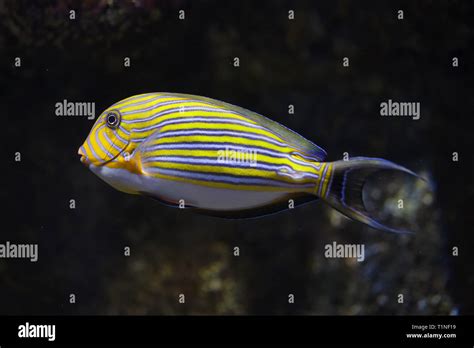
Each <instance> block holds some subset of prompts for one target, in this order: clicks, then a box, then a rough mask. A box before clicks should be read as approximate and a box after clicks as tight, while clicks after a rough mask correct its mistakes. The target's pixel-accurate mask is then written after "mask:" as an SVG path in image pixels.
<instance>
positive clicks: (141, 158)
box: [133, 128, 161, 175]
mask: <svg viewBox="0 0 474 348" xmlns="http://www.w3.org/2000/svg"><path fill="white" fill-rule="evenodd" d="M160 135H161V128H158V129H157V130H155V131H154V132H153V133H152V134H151V135H150V136H149V137H148V138H146V140H144V141H143V142H142V143H141V144H140V145H139V146H138V147H137V148H136V150H135V152H134V155H133V160H134V161H136V163H137V167H139V168H140V171H141V172H142V173H143V174H145V175H150V174H153V173H152V171H150V167H151V166H150V162H151V161H152V160H153V151H154V150H157V149H156V147H157V146H158V139H159V138H160Z"/></svg>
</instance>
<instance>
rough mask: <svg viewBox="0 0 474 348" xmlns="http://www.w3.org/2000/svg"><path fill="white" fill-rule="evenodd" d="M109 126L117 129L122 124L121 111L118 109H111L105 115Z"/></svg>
mask: <svg viewBox="0 0 474 348" xmlns="http://www.w3.org/2000/svg"><path fill="white" fill-rule="evenodd" d="M105 122H106V124H107V127H109V128H111V129H115V128H117V127H118V125H119V124H120V113H119V112H118V111H117V110H113V111H109V112H108V113H107V115H106V116H105Z"/></svg>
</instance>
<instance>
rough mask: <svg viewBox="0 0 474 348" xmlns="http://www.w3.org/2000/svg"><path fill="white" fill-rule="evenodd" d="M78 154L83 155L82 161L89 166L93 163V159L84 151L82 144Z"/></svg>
mask: <svg viewBox="0 0 474 348" xmlns="http://www.w3.org/2000/svg"><path fill="white" fill-rule="evenodd" d="M77 154H78V155H79V156H81V163H82V164H84V165H85V166H86V167H88V166H89V165H90V164H91V161H89V159H88V158H87V156H86V154H85V153H84V151H83V149H82V146H81V147H80V148H79V150H78V151H77Z"/></svg>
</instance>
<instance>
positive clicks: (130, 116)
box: [79, 93, 416, 232]
mask: <svg viewBox="0 0 474 348" xmlns="http://www.w3.org/2000/svg"><path fill="white" fill-rule="evenodd" d="M79 154H80V155H81V162H82V163H84V164H85V165H87V166H88V167H89V168H90V170H91V171H92V172H94V173H95V174H96V175H98V176H99V177H100V178H101V179H103V180H104V181H105V182H107V183H108V184H110V185H111V186H113V187H115V188H116V189H118V190H120V191H123V192H127V193H131V194H143V195H147V196H151V197H153V198H156V199H158V200H160V201H161V202H163V203H165V204H168V205H173V206H177V207H178V206H179V207H186V208H191V209H195V210H198V211H200V212H203V213H206V214H210V215H216V216H222V217H229V218H239V217H241V218H245V217H254V216H259V215H264V214H269V213H273V212H276V211H281V210H284V209H288V207H289V205H290V203H289V202H293V204H294V205H298V204H302V203H305V202H309V201H312V200H316V199H318V198H319V199H322V200H323V201H325V202H327V203H329V204H330V205H331V206H332V207H334V208H335V209H337V210H339V211H340V212H342V213H343V214H345V215H346V216H348V217H351V218H353V219H355V220H357V221H360V222H363V223H366V224H368V225H370V226H372V227H374V228H378V229H382V230H386V231H391V232H401V231H399V230H397V229H393V228H390V227H388V226H385V225H382V224H381V223H379V222H377V221H376V220H375V219H373V218H372V217H371V216H370V214H369V213H368V211H367V210H366V207H365V205H364V201H363V197H362V189H363V186H364V183H365V181H366V178H367V177H368V176H369V175H370V174H371V173H373V172H375V171H378V170H382V169H391V170H399V171H403V172H406V173H409V174H412V175H416V174H415V173H413V172H412V171H410V170H408V169H406V168H404V167H402V166H399V165H397V164H395V163H392V162H389V161H386V160H383V159H378V158H364V157H356V158H352V159H350V160H348V161H335V162H325V158H326V152H325V151H324V150H323V149H322V148H320V147H319V146H317V145H315V144H314V143H312V142H311V141H309V140H307V139H305V138H303V137H302V136H300V135H299V134H297V133H295V132H293V131H291V130H290V129H288V128H286V127H284V126H282V125H280V124H278V123H276V122H274V121H272V120H270V119H268V118H266V117H264V116H262V115H259V114H257V113H254V112H252V111H249V110H246V109H244V108H241V107H238V106H234V105H231V104H227V103H224V102H221V101H218V100H213V99H210V98H205V97H200V96H194V95H186V94H177V93H148V94H141V95H136V96H132V97H130V98H127V99H124V100H121V101H119V102H118V103H115V104H113V105H112V106H110V107H109V108H107V109H106V110H105V111H104V112H103V113H102V114H101V115H100V116H99V117H98V119H97V121H96V122H95V124H94V126H93V127H92V130H91V131H90V134H89V136H88V137H87V139H86V141H85V142H84V144H83V145H82V146H81V147H80V149H79Z"/></svg>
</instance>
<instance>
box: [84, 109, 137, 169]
mask: <svg viewBox="0 0 474 348" xmlns="http://www.w3.org/2000/svg"><path fill="white" fill-rule="evenodd" d="M130 143H131V142H130V130H129V129H128V127H127V125H126V124H125V122H123V117H122V113H121V111H120V109H118V108H113V106H112V107H110V108H108V109H106V110H105V111H104V112H102V114H101V115H100V116H99V117H98V118H97V120H96V122H95V123H94V126H93V127H92V129H91V131H90V133H89V135H88V136H87V138H86V140H85V141H84V143H83V144H82V146H81V147H80V148H79V151H78V154H79V155H80V156H81V162H82V163H83V164H85V165H86V166H96V167H99V166H104V165H109V164H110V163H111V162H114V163H115V164H117V163H120V162H124V161H126V160H127V156H128V153H130Z"/></svg>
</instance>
